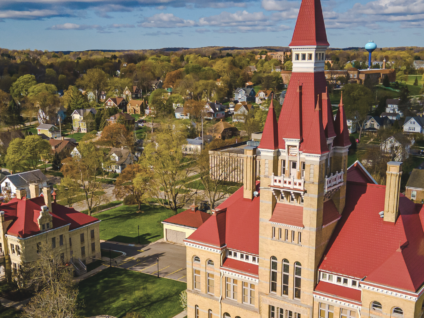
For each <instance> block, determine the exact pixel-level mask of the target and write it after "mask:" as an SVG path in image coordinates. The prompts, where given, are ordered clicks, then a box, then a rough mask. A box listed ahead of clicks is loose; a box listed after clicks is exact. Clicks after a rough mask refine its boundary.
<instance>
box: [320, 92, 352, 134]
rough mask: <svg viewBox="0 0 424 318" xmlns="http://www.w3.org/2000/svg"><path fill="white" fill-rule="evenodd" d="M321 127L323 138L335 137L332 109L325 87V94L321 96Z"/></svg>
mask: <svg viewBox="0 0 424 318" xmlns="http://www.w3.org/2000/svg"><path fill="white" fill-rule="evenodd" d="M322 126H323V127H324V131H325V136H326V137H327V138H330V137H336V131H335V128H334V120H333V109H332V107H331V102H330V98H329V96H328V89H327V86H326V87H325V92H324V93H323V94H322ZM348 139H349V135H348Z"/></svg>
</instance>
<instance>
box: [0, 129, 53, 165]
mask: <svg viewBox="0 0 424 318" xmlns="http://www.w3.org/2000/svg"><path fill="white" fill-rule="evenodd" d="M50 151H51V147H50V144H49V143H48V141H46V140H43V139H41V137H40V136H37V135H33V136H26V137H25V139H20V138H16V139H13V140H12V141H11V142H10V144H9V147H8V148H7V154H6V160H5V161H6V164H7V166H8V167H10V169H11V170H19V171H27V170H34V169H37V166H38V165H39V164H41V161H42V160H45V159H46V158H47V157H49V155H50Z"/></svg>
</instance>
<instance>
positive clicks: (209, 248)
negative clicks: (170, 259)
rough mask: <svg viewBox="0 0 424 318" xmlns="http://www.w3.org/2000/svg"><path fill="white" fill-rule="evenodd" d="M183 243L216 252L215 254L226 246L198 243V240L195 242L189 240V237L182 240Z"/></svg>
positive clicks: (219, 252)
mask: <svg viewBox="0 0 424 318" xmlns="http://www.w3.org/2000/svg"><path fill="white" fill-rule="evenodd" d="M184 245H185V246H187V247H194V248H197V249H199V250H204V251H208V252H212V253H216V254H221V253H222V250H223V249H224V248H225V247H226V245H224V246H222V247H217V246H215V245H209V244H205V243H200V242H196V241H193V240H189V239H185V240H184Z"/></svg>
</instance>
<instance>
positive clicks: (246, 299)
mask: <svg viewBox="0 0 424 318" xmlns="http://www.w3.org/2000/svg"><path fill="white" fill-rule="evenodd" d="M243 303H244V304H249V305H254V304H255V285H253V284H249V283H246V282H243Z"/></svg>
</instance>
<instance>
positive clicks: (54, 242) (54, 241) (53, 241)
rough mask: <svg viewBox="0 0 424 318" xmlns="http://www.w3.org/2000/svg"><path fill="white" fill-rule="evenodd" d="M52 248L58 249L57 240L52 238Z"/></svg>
mask: <svg viewBox="0 0 424 318" xmlns="http://www.w3.org/2000/svg"><path fill="white" fill-rule="evenodd" d="M52 248H56V238H55V237H52Z"/></svg>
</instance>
